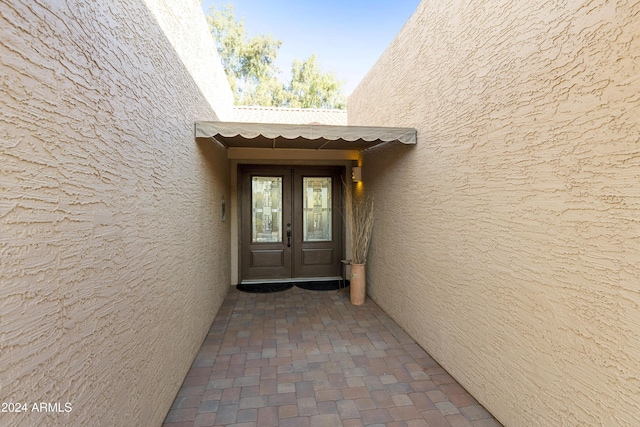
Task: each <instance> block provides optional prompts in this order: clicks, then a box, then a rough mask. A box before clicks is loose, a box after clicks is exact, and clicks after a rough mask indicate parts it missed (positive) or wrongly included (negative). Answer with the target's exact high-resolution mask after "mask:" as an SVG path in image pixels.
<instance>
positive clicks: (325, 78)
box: [207, 5, 346, 109]
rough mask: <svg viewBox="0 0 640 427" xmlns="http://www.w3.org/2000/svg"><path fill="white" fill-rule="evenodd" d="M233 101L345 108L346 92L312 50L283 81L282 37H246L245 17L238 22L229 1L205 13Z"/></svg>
mask: <svg viewBox="0 0 640 427" xmlns="http://www.w3.org/2000/svg"><path fill="white" fill-rule="evenodd" d="M207 22H208V23H209V29H210V30H211V34H212V35H213V38H214V40H215V42H216V46H217V48H218V53H219V54H220V58H221V60H222V65H223V67H224V69H225V72H226V74H227V79H228V80H229V85H230V86H231V90H232V91H233V94H234V101H235V104H236V105H262V106H273V107H291V108H340V109H344V108H345V104H346V101H345V96H344V91H343V88H342V85H343V82H342V81H339V80H338V79H337V78H336V76H335V75H334V74H333V73H324V72H323V71H322V69H321V68H320V65H319V63H318V59H317V57H316V55H311V56H310V57H309V58H307V59H306V60H304V61H300V60H299V59H296V60H295V61H294V62H293V66H292V72H291V81H290V82H289V83H288V84H287V85H285V84H283V83H282V82H281V81H280V80H279V78H278V75H279V74H280V71H279V70H278V68H277V67H276V66H275V60H276V57H277V56H278V50H279V49H280V45H281V44H282V41H280V40H276V39H274V38H273V37H272V36H271V35H263V34H259V35H257V36H254V37H248V35H247V31H246V29H245V27H244V20H241V21H237V20H236V19H235V16H234V14H233V6H232V5H227V6H226V7H224V8H223V9H221V10H218V9H216V8H214V7H211V8H210V9H209V14H208V15H207Z"/></svg>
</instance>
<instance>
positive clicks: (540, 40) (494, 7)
mask: <svg viewBox="0 0 640 427" xmlns="http://www.w3.org/2000/svg"><path fill="white" fill-rule="evenodd" d="M639 16H640V2H638V1H624V0H621V1H611V2H604V1H592V2H582V1H567V2H556V1H534V2H524V1H504V0H503V1H476V2H471V1H453V2H452V1H448V0H447V1H445V0H442V1H440V0H433V1H424V2H423V3H422V4H421V5H420V6H419V8H418V10H417V11H416V13H415V15H414V16H413V17H412V18H411V19H410V20H409V21H408V23H407V24H406V25H405V27H404V28H403V29H402V31H401V32H400V33H399V35H398V36H397V38H396V39H395V40H394V41H393V42H392V44H391V45H390V46H389V48H388V50H387V51H386V52H385V53H384V54H383V55H382V57H381V58H380V59H379V61H378V62H377V64H376V65H375V66H374V67H373V69H372V70H371V71H370V72H369V74H368V75H367V76H366V78H365V79H364V80H363V82H362V83H361V84H360V86H359V87H358V88H357V89H356V90H355V91H354V93H353V94H352V95H351V96H350V98H349V103H348V111H349V124H352V125H382V126H385V125H386V126H413V127H416V128H417V129H418V145H417V146H416V147H415V148H407V147H398V146H393V145H387V146H385V147H384V148H380V149H375V150H370V151H368V152H366V153H365V155H364V158H363V161H364V164H363V173H364V188H365V191H368V192H370V193H371V194H373V195H374V196H375V197H376V206H377V219H376V222H375V231H374V238H373V247H372V252H371V257H370V259H369V265H368V274H369V276H368V278H369V281H368V285H369V293H370V296H371V297H373V298H374V299H375V300H376V301H377V302H378V303H379V304H380V305H381V306H382V307H383V308H384V309H385V310H386V311H387V312H388V313H389V314H390V315H392V316H393V318H394V319H396V320H397V321H398V322H399V323H400V324H401V325H402V326H403V327H404V328H405V329H406V330H407V331H408V332H409V333H410V334H411V335H412V336H413V337H415V338H416V339H417V340H418V342H420V343H421V345H423V346H424V347H425V349H427V350H428V351H429V352H430V353H431V354H432V355H433V356H434V357H435V358H437V360H438V361H440V362H441V363H442V364H443V365H444V366H445V368H446V369H448V370H449V371H450V372H451V373H452V374H453V375H454V376H455V377H456V378H457V379H458V380H459V381H460V382H461V383H462V384H463V385H464V386H465V387H466V388H467V389H468V390H469V391H470V392H471V393H472V394H473V395H474V396H476V398H478V399H479V400H480V402H481V403H482V404H484V405H485V406H486V407H487V408H488V409H489V410H490V411H491V412H492V413H493V414H494V415H495V416H496V417H497V418H498V419H500V420H501V421H502V422H503V423H505V424H506V425H509V426H551V425H567V426H585V425H605V426H614V425H616V426H617V425H629V426H637V425H640V379H639V373H640V338H639V337H640V292H639V287H640V237H639V236H640V139H639V138H640V137H639V135H640V19H638V17H639Z"/></svg>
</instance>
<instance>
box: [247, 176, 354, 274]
mask: <svg viewBox="0 0 640 427" xmlns="http://www.w3.org/2000/svg"><path fill="white" fill-rule="evenodd" d="M239 176H240V190H241V198H240V199H241V213H240V220H241V224H240V255H241V256H240V265H241V267H240V270H241V279H242V280H273V279H293V278H312V277H336V276H339V275H340V259H341V258H342V216H341V214H340V209H341V203H342V196H341V195H342V191H341V188H342V182H341V176H342V168H335V167H289V166H286V167H285V166H242V167H241V168H240V174H239Z"/></svg>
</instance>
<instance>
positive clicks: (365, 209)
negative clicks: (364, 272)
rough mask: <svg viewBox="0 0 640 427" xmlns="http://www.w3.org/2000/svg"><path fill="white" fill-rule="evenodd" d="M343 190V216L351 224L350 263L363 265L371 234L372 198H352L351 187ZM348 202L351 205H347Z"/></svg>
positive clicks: (346, 186) (348, 185) (346, 185)
mask: <svg viewBox="0 0 640 427" xmlns="http://www.w3.org/2000/svg"><path fill="white" fill-rule="evenodd" d="M343 184H344V188H345V196H346V197H345V216H346V220H347V221H349V222H350V223H351V263H352V264H365V263H366V262H367V253H368V252H369V244H370V243H371V235H372V233H373V208H374V204H373V197H371V196H363V197H359V198H356V197H354V194H353V190H352V188H351V185H350V184H348V183H345V182H343ZM349 201H350V202H351V203H349Z"/></svg>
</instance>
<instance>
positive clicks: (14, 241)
mask: <svg viewBox="0 0 640 427" xmlns="http://www.w3.org/2000/svg"><path fill="white" fill-rule="evenodd" d="M161 21H162V22H161ZM0 32H1V37H0V111H1V113H0V283H1V285H0V358H1V362H0V401H1V402H3V403H5V402H13V403H27V404H28V405H29V406H28V408H27V412H28V413H21V414H16V413H10V412H0V424H1V425H3V426H13V425H20V426H25V425H34V426H35V425H39V426H53V425H56V426H57V425H77V426H90V425H91V426H99V425H104V426H116V425H121V426H124V425H131V426H133V425H136V426H145V425H148V426H155V425H159V424H161V423H162V420H163V419H164V417H165V415H166V413H167V411H168V409H169V406H170V405H171V403H172V401H173V399H174V397H175V393H176V392H177V390H178V389H179V387H180V385H181V383H182V381H183V379H184V376H185V374H186V372H187V370H188V369H189V367H190V365H191V362H192V361H193V358H194V357H195V354H196V352H197V350H198V349H199V347H200V345H201V343H202V340H203V339H204V337H205V335H206V332H207V330H208V328H209V326H210V325H211V322H212V321H213V318H214V316H215V314H216V312H217V309H218V308H219V306H220V304H221V303H222V299H223V297H224V295H225V293H226V291H227V289H228V287H229V285H230V267H229V265H230V258H229V249H228V248H229V246H230V241H229V236H230V229H229V221H228V220H227V221H222V219H221V208H220V205H221V200H222V199H223V198H225V199H226V200H228V199H229V194H228V191H229V168H228V161H227V159H226V154H225V152H224V151H223V149H222V148H220V147H216V146H215V145H212V144H208V145H202V146H201V145H198V144H196V142H195V140H194V134H193V132H194V131H193V129H194V122H195V121H196V120H216V119H218V118H222V119H224V118H225V117H224V114H225V113H229V112H230V111H231V108H232V107H231V99H232V98H231V93H230V90H229V88H228V85H227V84H226V80H224V74H221V73H222V70H221V66H220V64H219V60H218V59H217V57H216V56H215V53H213V52H215V48H213V42H212V40H211V38H210V36H209V35H208V31H207V29H206V23H205V21H204V17H203V16H202V12H201V10H200V3H199V2H198V1H195V0H187V1H182V2H172V1H166V2H163V1H159V0H158V1H155V0H153V1H151V0H149V1H147V2H144V1H141V0H130V1H122V2H94V1H73V0H71V1H65V2H61V1H37V2H34V1H27V0H24V1H17V0H15V1H9V2H2V3H0ZM184 33H187V34H191V36H190V37H187V38H185V37H184ZM207 37H208V38H207ZM190 44H193V45H195V46H200V47H201V49H195V48H194V47H193V46H191V45H190ZM203 67H205V68H206V69H207V70H208V71H207V72H205V71H204V70H203V69H202V68H203ZM203 76H206V77H207V78H208V79H213V80H214V81H215V80H216V79H217V78H218V77H217V76H222V83H219V84H218V83H216V84H212V83H211V82H204V81H199V80H201V79H202V78H203ZM218 81H219V80H218ZM42 402H44V403H49V404H52V406H49V407H48V409H51V410H54V412H53V413H51V412H49V413H40V412H36V411H34V410H33V406H32V404H33V403H36V404H39V403H42ZM67 402H68V403H70V404H71V411H70V412H65V410H66V409H68V407H66V406H65V403H67ZM56 403H58V404H60V405H59V406H56ZM6 409H10V408H9V407H7V408H6ZM56 410H61V413H58V412H57V411H56Z"/></svg>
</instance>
